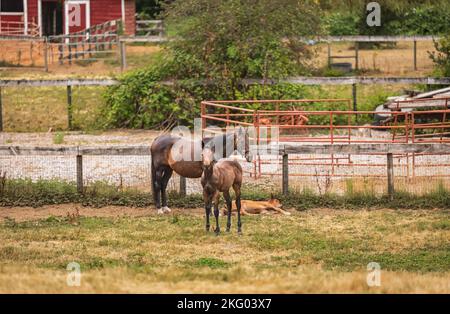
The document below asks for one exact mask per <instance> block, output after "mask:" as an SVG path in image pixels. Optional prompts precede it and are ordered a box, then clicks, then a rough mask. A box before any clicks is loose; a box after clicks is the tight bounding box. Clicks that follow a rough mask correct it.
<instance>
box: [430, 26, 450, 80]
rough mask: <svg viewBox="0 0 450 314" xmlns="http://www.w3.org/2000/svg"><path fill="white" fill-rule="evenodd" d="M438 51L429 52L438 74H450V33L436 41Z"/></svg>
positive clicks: (446, 75) (447, 75) (445, 75)
mask: <svg viewBox="0 0 450 314" xmlns="http://www.w3.org/2000/svg"><path fill="white" fill-rule="evenodd" d="M434 46H435V48H436V51H433V52H428V53H429V55H430V58H431V60H433V63H434V65H435V72H436V75H438V76H444V77H449V76H450V35H447V36H445V37H443V38H441V40H439V41H435V42H434Z"/></svg>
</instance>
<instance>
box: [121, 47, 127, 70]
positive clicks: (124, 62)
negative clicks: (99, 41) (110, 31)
mask: <svg viewBox="0 0 450 314" xmlns="http://www.w3.org/2000/svg"><path fill="white" fill-rule="evenodd" d="M119 47H120V68H121V70H122V71H124V70H125V69H126V68H127V48H126V43H125V42H124V41H120V40H119Z"/></svg>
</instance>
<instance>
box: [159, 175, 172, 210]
mask: <svg viewBox="0 0 450 314" xmlns="http://www.w3.org/2000/svg"><path fill="white" fill-rule="evenodd" d="M172 173H173V170H172V168H169V167H167V168H166V169H164V174H163V176H162V178H161V197H162V210H163V211H164V212H165V213H170V208H169V207H167V191H166V189H167V184H168V183H169V180H170V177H172Z"/></svg>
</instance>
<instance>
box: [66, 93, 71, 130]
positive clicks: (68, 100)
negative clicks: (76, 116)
mask: <svg viewBox="0 0 450 314" xmlns="http://www.w3.org/2000/svg"><path fill="white" fill-rule="evenodd" d="M67 120H68V125H69V130H72V86H71V85H67Z"/></svg>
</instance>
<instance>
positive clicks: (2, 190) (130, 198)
mask: <svg viewBox="0 0 450 314" xmlns="http://www.w3.org/2000/svg"><path fill="white" fill-rule="evenodd" d="M269 197H270V195H269V194H268V193H266V192H261V191H258V190H257V189H248V190H247V189H244V190H243V195H242V198H243V199H252V200H267V199H268V198H269ZM275 197H277V198H279V199H280V200H281V202H282V204H283V206H284V207H285V208H295V209H297V210H307V209H311V208H333V209H361V208H392V209H402V208H404V209H432V208H444V209H448V208H450V193H449V192H448V190H447V189H446V187H445V186H444V185H443V184H439V185H438V186H437V187H436V188H435V189H434V190H432V191H431V192H429V193H425V194H421V195H415V194H411V193H408V192H401V191H399V192H397V193H396V194H395V197H394V200H390V199H389V198H388V197H387V196H386V195H380V196H379V195H375V194H374V193H372V192H371V191H363V192H355V191H354V190H353V187H352V185H351V184H349V183H347V188H346V193H345V194H344V195H338V194H333V193H326V194H325V195H318V194H316V193H314V192H312V191H310V190H308V189H304V190H302V191H299V192H295V193H294V192H293V193H291V194H290V195H289V196H283V195H275ZM169 200H170V206H172V207H179V208H196V207H203V205H204V204H203V198H202V196H201V195H200V194H193V195H188V196H185V197H181V196H180V195H179V194H178V193H176V192H169ZM67 203H79V204H82V205H84V206H92V207H103V206H108V205H116V206H131V207H148V206H152V205H153V199H152V196H151V194H150V193H147V192H142V191H139V190H136V189H127V188H119V187H116V186H113V185H110V184H108V183H105V182H101V181H99V182H94V183H92V184H90V185H89V186H87V187H85V189H84V191H83V193H82V194H80V193H78V191H77V187H76V184H75V183H73V182H66V181H60V180H38V181H32V180H29V179H17V180H5V181H4V182H3V181H2V182H0V206H32V207H40V206H44V205H54V204H67ZM172 223H173V224H178V223H179V221H178V217H174V218H173V220H172ZM442 228H446V227H445V226H443V227H442Z"/></svg>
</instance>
